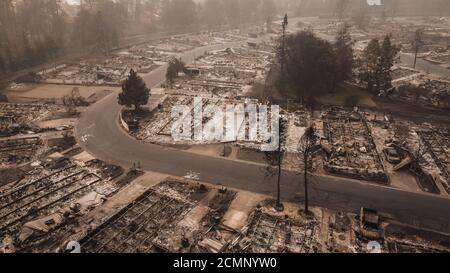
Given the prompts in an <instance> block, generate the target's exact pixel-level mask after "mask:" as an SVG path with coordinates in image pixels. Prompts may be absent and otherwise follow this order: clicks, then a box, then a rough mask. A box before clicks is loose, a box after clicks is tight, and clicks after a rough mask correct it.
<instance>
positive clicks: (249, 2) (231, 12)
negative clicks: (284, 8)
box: [161, 0, 279, 29]
mask: <svg viewBox="0 0 450 273" xmlns="http://www.w3.org/2000/svg"><path fill="white" fill-rule="evenodd" d="M278 8H279V5H278V4H277V3H276V1H275V0H205V1H203V3H196V2H194V1H193V0H165V1H162V11H161V20H162V26H164V27H165V28H168V29H180V28H188V27H191V28H192V27H195V26H211V27H212V26H221V25H238V24H245V23H252V22H257V21H262V22H265V21H266V20H267V18H270V17H273V16H275V15H276V14H277V11H278Z"/></svg>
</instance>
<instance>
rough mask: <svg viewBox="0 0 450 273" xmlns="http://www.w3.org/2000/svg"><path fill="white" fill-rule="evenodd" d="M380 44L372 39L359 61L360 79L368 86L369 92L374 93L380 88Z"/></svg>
mask: <svg viewBox="0 0 450 273" xmlns="http://www.w3.org/2000/svg"><path fill="white" fill-rule="evenodd" d="M380 51H381V49H380V42H379V41H378V39H372V40H371V41H370V42H369V44H368V45H367V47H366V48H365V49H364V51H363V53H362V56H361V57H360V58H359V59H358V72H357V74H358V78H359V80H360V81H361V82H364V83H366V84H367V90H369V91H373V89H374V87H375V86H378V78H379V77H378V75H379V58H380Z"/></svg>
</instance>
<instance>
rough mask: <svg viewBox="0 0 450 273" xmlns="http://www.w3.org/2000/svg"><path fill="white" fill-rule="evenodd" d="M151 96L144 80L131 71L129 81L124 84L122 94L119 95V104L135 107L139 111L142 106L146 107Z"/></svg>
mask: <svg viewBox="0 0 450 273" xmlns="http://www.w3.org/2000/svg"><path fill="white" fill-rule="evenodd" d="M149 96H150V89H148V88H147V86H146V84H145V82H144V80H142V78H141V77H139V76H138V74H137V73H136V72H135V71H134V70H133V69H131V71H130V75H129V76H128V79H126V80H125V82H124V83H123V84H122V93H120V94H119V104H120V105H125V106H127V107H130V106H134V109H135V110H136V111H137V110H139V109H140V106H141V105H146V104H147V102H148V99H149Z"/></svg>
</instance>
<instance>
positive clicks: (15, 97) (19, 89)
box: [2, 84, 119, 103]
mask: <svg viewBox="0 0 450 273" xmlns="http://www.w3.org/2000/svg"><path fill="white" fill-rule="evenodd" d="M74 88H78V90H79V92H80V96H82V97H83V98H85V99H86V100H87V101H88V102H90V103H94V102H96V101H98V100H100V99H102V98H104V97H105V96H107V95H109V94H111V93H112V92H114V91H117V90H119V88H117V87H105V86H103V87H102V86H75V85H56V84H20V85H15V86H12V87H11V86H10V87H8V88H6V89H5V91H3V92H2V93H3V94H5V95H6V96H7V97H8V101H9V102H14V103H36V102H56V103H60V102H61V99H62V98H63V97H64V96H66V95H69V94H70V93H71V91H72V90H73V89H74Z"/></svg>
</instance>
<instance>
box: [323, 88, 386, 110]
mask: <svg viewBox="0 0 450 273" xmlns="http://www.w3.org/2000/svg"><path fill="white" fill-rule="evenodd" d="M317 101H318V102H319V103H321V104H326V105H339V106H347V107H350V106H366V107H376V106H377V104H376V103H375V101H374V100H373V95H372V94H370V93H369V92H367V90H365V89H362V88H359V87H357V86H353V85H349V84H342V85H340V86H338V87H337V89H336V91H335V92H334V93H330V94H327V95H324V96H321V97H319V98H318V99H317Z"/></svg>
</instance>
